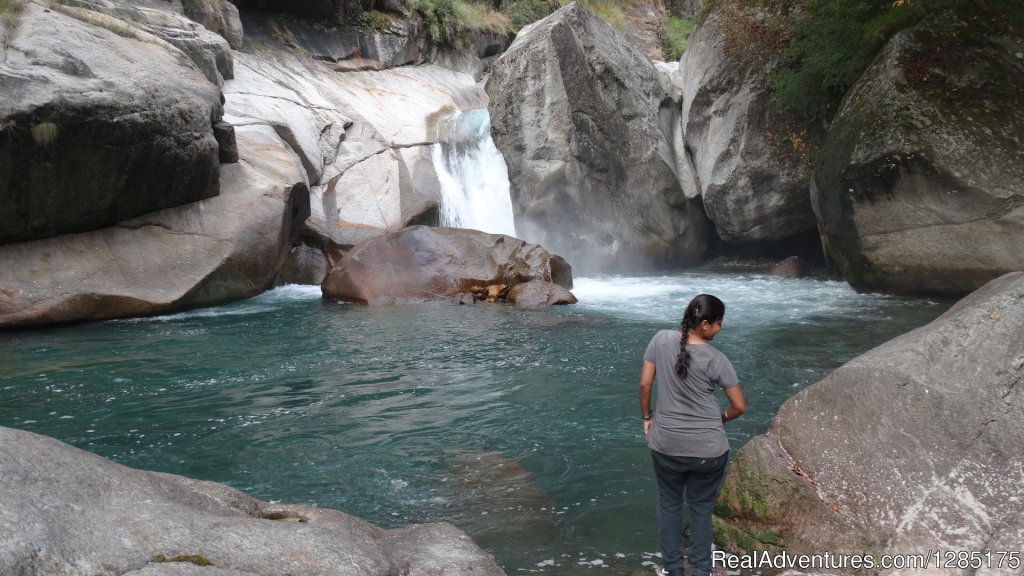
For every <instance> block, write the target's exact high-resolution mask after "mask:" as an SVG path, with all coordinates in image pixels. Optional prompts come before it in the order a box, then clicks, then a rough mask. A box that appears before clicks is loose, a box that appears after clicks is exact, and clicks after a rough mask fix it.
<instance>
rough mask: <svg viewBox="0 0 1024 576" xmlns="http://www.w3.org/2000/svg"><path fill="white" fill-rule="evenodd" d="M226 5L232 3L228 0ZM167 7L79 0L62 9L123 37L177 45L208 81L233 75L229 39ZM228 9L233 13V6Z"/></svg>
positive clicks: (209, 6) (207, 6) (114, 0)
mask: <svg viewBox="0 0 1024 576" xmlns="http://www.w3.org/2000/svg"><path fill="white" fill-rule="evenodd" d="M216 1H217V2H218V3H219V2H220V0H216ZM194 4H195V5H197V9H198V6H199V5H201V6H202V7H204V9H209V10H213V9H214V8H213V6H212V3H207V2H196V3H194ZM223 4H228V5H229V6H230V3H228V2H226V1H224V2H223ZM189 6H191V4H189V5H187V6H186V10H185V11H186V12H188V11H189ZM167 8H169V7H165V6H159V7H158V8H154V7H147V6H141V5H136V4H134V3H130V2H127V1H125V0H76V1H75V2H74V3H73V4H72V3H68V4H64V5H62V7H61V8H59V10H60V11H62V12H65V13H67V14H69V15H71V16H73V17H75V18H79V19H82V20H84V21H86V22H89V23H91V24H94V25H96V26H100V27H103V28H106V29H108V30H111V31H113V32H115V33H117V34H120V35H122V36H127V37H134V38H137V39H139V40H142V41H144V42H151V43H157V44H162V43H164V42H166V43H167V45H168V47H169V46H174V47H175V48H177V49H178V50H180V51H181V52H182V53H183V54H184V55H185V56H186V57H187V58H188V59H189V60H191V61H192V63H193V64H195V66H196V68H198V69H199V70H200V71H201V72H202V73H203V75H204V76H206V79H207V80H209V81H210V82H212V83H213V84H216V85H217V86H221V85H222V84H224V80H226V79H230V78H231V77H232V76H233V72H232V70H233V60H232V57H231V48H232V46H231V45H230V44H229V43H228V42H229V41H228V40H226V39H225V38H224V37H222V36H220V35H218V34H217V33H215V32H212V31H210V30H208V29H206V28H204V27H203V26H200V25H198V24H196V23H195V22H193V21H192V20H190V19H189V18H186V17H185V16H182V15H181V14H178V13H177V12H174V11H173V10H169V9H167ZM224 10H227V11H229V12H230V9H227V8H225V9H224ZM236 12H237V11H236ZM211 18H212V16H211ZM239 26H240V24H239ZM239 32H240V31H239Z"/></svg>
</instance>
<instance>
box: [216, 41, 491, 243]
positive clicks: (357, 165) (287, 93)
mask: <svg viewBox="0 0 1024 576" xmlns="http://www.w3.org/2000/svg"><path fill="white" fill-rule="evenodd" d="M224 91H225V95H226V97H227V103H226V104H225V119H226V120H227V121H229V122H231V123H232V124H234V125H235V126H246V125H269V126H271V127H273V129H274V130H275V131H276V132H277V133H278V134H279V135H281V137H282V138H284V139H285V140H286V141H287V142H288V143H289V146H290V147H291V148H292V149H293V150H294V151H295V152H296V154H298V156H299V157H300V158H301V159H302V165H303V167H304V168H305V170H306V179H307V181H308V182H310V189H311V202H312V215H311V218H310V220H309V222H308V223H307V232H308V233H309V235H311V236H314V237H318V238H320V239H321V241H322V242H323V243H324V244H325V245H335V246H339V247H344V248H348V247H351V246H354V245H355V244H358V243H360V242H363V241H365V240H367V239H368V238H371V237H373V236H378V235H382V234H386V233H387V232H389V231H395V230H399V229H401V228H402V227H404V226H405V225H407V224H409V223H412V222H420V221H425V222H428V223H433V224H436V223H437V213H438V209H439V205H440V202H441V193H440V184H439V182H438V176H437V174H436V172H435V170H434V166H433V160H432V151H433V145H434V142H436V134H435V131H434V129H433V128H434V127H435V126H436V124H437V123H438V122H439V121H440V119H442V118H444V117H446V116H447V115H450V114H453V113H455V112H456V111H459V110H470V109H479V108H483V107H485V106H486V103H487V96H486V94H485V93H484V92H483V90H482V89H480V88H479V87H478V86H477V85H476V82H475V81H474V80H473V79H472V78H471V77H469V76H467V75H465V74H459V73H456V72H452V71H450V70H447V69H444V68H441V67H439V66H433V65H424V66H416V67H407V68H399V69H395V70H386V71H379V72H347V73H344V74H339V73H337V72H335V71H333V70H332V69H331V68H330V67H329V66H328V65H326V64H325V63H323V62H317V61H312V60H308V59H305V58H299V57H296V56H293V55H288V54H285V53H280V52H276V51H275V52H270V51H268V52H257V53H253V54H248V53H238V55H237V59H236V77H235V79H234V80H232V81H230V82H228V83H227V84H226V85H225V88H224Z"/></svg>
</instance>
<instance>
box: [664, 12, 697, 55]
mask: <svg viewBox="0 0 1024 576" xmlns="http://www.w3.org/2000/svg"><path fill="white" fill-rule="evenodd" d="M695 25H696V24H695V23H694V22H693V21H692V20H684V19H682V18H676V17H675V16H669V17H668V20H667V21H666V22H665V24H664V25H662V27H661V33H660V34H659V38H660V39H661V52H662V54H663V56H664V58H665V60H666V61H667V62H672V61H675V60H679V58H680V57H681V56H682V55H683V51H684V50H686V42H687V41H688V40H689V39H690V34H691V33H693V28H694V26H695Z"/></svg>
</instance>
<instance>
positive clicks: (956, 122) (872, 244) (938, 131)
mask: <svg viewBox="0 0 1024 576" xmlns="http://www.w3.org/2000/svg"><path fill="white" fill-rule="evenodd" d="M1022 50H1024V35H1021V34H1018V33H1015V32H1014V31H1012V30H1008V29H1003V28H1001V27H998V26H990V25H989V22H988V19H987V18H978V17H970V16H968V17H965V15H962V14H957V13H956V12H941V13H936V14H933V15H931V16H930V17H929V18H927V19H926V20H925V21H923V22H922V23H921V24H919V25H917V26H915V27H913V28H911V29H909V30H906V31H903V32H900V33H899V34H897V35H896V36H895V37H893V38H892V40H891V41H890V42H889V43H888V45H887V46H886V48H885V49H884V50H883V51H882V53H881V54H879V56H878V58H877V59H876V60H875V62H874V63H873V64H872V66H871V67H870V68H869V69H868V70H867V71H866V72H865V73H864V76H863V78H861V80H860V81H859V82H858V83H857V85H856V86H855V87H854V89H853V90H852V91H851V92H850V93H849V95H847V97H846V100H845V102H844V104H843V106H842V108H841V109H840V110H839V113H838V114H837V116H836V119H835V121H834V122H833V124H832V127H831V129H830V130H829V132H828V135H827V137H826V140H825V144H824V147H823V149H822V151H821V154H820V158H821V160H820V162H819V163H818V166H817V167H816V169H815V172H814V181H813V190H812V199H813V202H814V208H815V212H816V213H817V215H818V219H819V222H820V228H821V233H822V237H823V238H824V240H825V244H826V246H827V249H828V253H829V256H830V257H831V258H832V259H833V261H834V262H836V264H837V265H838V266H839V268H840V270H842V272H843V275H844V276H845V277H846V279H847V280H848V281H849V282H850V284H851V285H852V286H853V287H854V288H856V289H858V290H865V291H867V290H877V291H883V292H895V293H904V294H936V295H943V296H959V295H962V294H963V293H965V292H968V291H970V290H973V289H975V288H977V287H978V286H980V285H982V284H984V283H985V282H987V281H988V280H989V279H991V278H993V277H994V276H998V275H999V274H1002V273H1005V272H1010V271H1013V270H1021V269H1024V143H1022V142H1021V134H1024V116H1022V115H1021V114H1020V113H1019V111H1020V110H1021V109H1022V108H1024V89H1022V88H1021V84H1020V82H1019V81H1018V80H1017V79H1019V78H1021V77H1024V52H1022Z"/></svg>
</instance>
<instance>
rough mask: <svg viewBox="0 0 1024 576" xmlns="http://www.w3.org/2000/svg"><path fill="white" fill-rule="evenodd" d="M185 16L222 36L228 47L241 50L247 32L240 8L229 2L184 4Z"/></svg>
mask: <svg viewBox="0 0 1024 576" xmlns="http://www.w3.org/2000/svg"><path fill="white" fill-rule="evenodd" d="M182 6H183V8H184V11H185V15H186V16H188V17H189V18H191V19H193V20H195V21H196V22H198V23H200V24H202V25H203V26H204V27H206V29H207V30H210V31H211V32H216V33H217V34H220V35H221V37H223V38H224V40H226V41H227V43H228V45H229V46H231V48H232V49H234V50H239V49H241V48H242V45H243V43H244V41H245V31H244V29H243V28H242V20H241V17H240V16H239V14H238V8H237V7H235V5H234V4H232V3H231V2H229V1H228V0H213V1H212V2H183V3H182Z"/></svg>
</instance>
